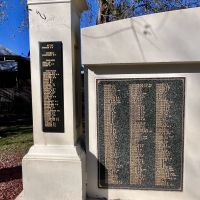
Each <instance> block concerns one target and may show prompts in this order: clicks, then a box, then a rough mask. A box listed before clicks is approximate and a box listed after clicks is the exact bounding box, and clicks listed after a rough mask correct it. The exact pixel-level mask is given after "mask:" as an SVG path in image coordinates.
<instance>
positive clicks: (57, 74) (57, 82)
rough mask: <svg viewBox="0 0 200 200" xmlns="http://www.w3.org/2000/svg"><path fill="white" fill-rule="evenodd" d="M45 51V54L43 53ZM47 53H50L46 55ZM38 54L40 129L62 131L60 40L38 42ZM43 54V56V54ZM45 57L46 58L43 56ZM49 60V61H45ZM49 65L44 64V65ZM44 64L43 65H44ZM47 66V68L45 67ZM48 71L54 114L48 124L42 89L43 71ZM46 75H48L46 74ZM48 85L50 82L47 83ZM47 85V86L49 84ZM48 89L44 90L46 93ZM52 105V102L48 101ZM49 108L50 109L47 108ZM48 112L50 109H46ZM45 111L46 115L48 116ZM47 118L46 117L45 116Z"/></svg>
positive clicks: (61, 51) (61, 48) (61, 58)
mask: <svg viewBox="0 0 200 200" xmlns="http://www.w3.org/2000/svg"><path fill="white" fill-rule="evenodd" d="M44 53H46V54H47V55H44ZM48 53H49V54H50V55H48ZM39 55H40V73H41V74H40V77H41V102H42V130H43V132H45V133H64V131H65V128H64V82H63V80H64V79H63V44H62V42H61V41H42V42H39ZM43 55H44V56H43ZM44 57H46V59H45V58H44ZM47 60H50V61H47ZM48 64H49V65H50V66H46V65H48ZM44 65H45V67H44ZM47 68H48V69H47ZM46 71H49V72H50V73H51V71H52V73H53V75H52V74H51V76H54V80H52V79H51V80H48V82H51V86H52V85H53V86H52V87H54V88H51V89H53V92H54V94H53V97H52V98H50V100H51V101H53V102H54V103H53V104H54V105H53V109H54V111H52V112H54V113H55V114H54V116H53V117H52V116H51V117H52V118H53V119H54V121H53V122H52V123H51V124H50V126H46V124H45V111H47V110H45V105H44V103H45V100H44V97H45V91H44V73H45V72H46ZM47 76H48V75H47ZM49 85H50V84H49ZM49 85H48V86H49ZM47 92H49V93H50V91H46V93H47ZM50 104H51V105H52V103H50ZM49 110H50V109H49ZM48 112H50V111H48ZM48 115H49V113H48ZM48 115H47V113H46V116H48ZM46 118H47V119H48V117H46Z"/></svg>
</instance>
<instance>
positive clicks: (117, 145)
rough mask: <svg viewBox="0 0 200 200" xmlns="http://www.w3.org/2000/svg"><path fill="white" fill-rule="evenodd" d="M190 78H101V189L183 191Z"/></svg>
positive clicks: (99, 149) (99, 183)
mask: <svg viewBox="0 0 200 200" xmlns="http://www.w3.org/2000/svg"><path fill="white" fill-rule="evenodd" d="M184 107H185V78H182V77H177V78H160V79H159V78H147V79H109V80H107V79H106V80H105V79H101V80H97V135H98V136H97V137H98V186H99V188H119V189H120V188H127V189H141V190H168V191H182V189H183V152H184Z"/></svg>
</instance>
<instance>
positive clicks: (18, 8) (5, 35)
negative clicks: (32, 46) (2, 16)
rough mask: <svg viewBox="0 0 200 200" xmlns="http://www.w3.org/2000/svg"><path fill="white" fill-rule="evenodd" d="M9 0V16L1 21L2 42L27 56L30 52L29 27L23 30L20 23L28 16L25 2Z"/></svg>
mask: <svg viewBox="0 0 200 200" xmlns="http://www.w3.org/2000/svg"><path fill="white" fill-rule="evenodd" d="M19 2H20V0H7V4H8V5H7V10H6V11H7V17H6V20H5V21H4V22H3V23H0V44H1V45H3V46H4V47H7V48H9V49H10V50H12V51H13V52H14V53H16V54H19V55H23V56H27V54H28V52H29V33H28V28H24V29H23V30H21V29H20V28H19V26H20V23H21V22H22V21H23V19H24V18H26V11H25V8H26V6H25V2H24V3H19Z"/></svg>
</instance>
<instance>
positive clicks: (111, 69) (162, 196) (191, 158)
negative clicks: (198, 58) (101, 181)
mask: <svg viewBox="0 0 200 200" xmlns="http://www.w3.org/2000/svg"><path fill="white" fill-rule="evenodd" d="M87 69H88V70H87V74H88V81H87V85H88V90H87V91H88V102H87V104H88V120H89V123H88V134H87V136H88V138H87V141H88V144H89V146H88V149H87V172H88V184H87V193H88V195H89V196H90V197H105V198H107V199H109V200H113V199H120V200H199V199H200V192H199V185H200V156H199V155H200V145H199V141H200V134H199V133H200V123H199V119H200V104H199V102H200V93H199V85H200V69H199V67H198V65H197V64H196V65H191V64H189V63H188V64H183V63H182V64H181V63H180V64H178V65H177V64H168V65H161V64H160V65H158V64H157V65H156V64H154V65H141V66H138V65H132V66H131V65H129V66H123V65H121V66H114V65H113V66H108V65H107V66H91V67H88V68H87ZM158 77H159V78H164V77H185V78H186V83H185V89H186V92H185V129H184V171H183V191H182V192H179V191H178V192H174V191H173V192H170V191H151V190H131V189H130V190H129V189H100V188H98V175H97V169H98V168H97V159H98V149H97V113H96V111H97V108H96V105H97V104H96V80H97V79H114V78H120V79H121V78H158Z"/></svg>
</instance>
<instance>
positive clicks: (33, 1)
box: [27, 0, 88, 12]
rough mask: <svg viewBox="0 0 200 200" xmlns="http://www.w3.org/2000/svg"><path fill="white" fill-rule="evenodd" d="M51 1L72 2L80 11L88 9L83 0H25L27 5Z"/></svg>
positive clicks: (49, 2)
mask: <svg viewBox="0 0 200 200" xmlns="http://www.w3.org/2000/svg"><path fill="white" fill-rule="evenodd" d="M52 3H72V4H74V5H75V6H76V7H77V8H78V10H79V11H80V12H83V11H84V10H87V9H88V6H87V3H86V1H85V0H27V4H28V5H34V4H52Z"/></svg>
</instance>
